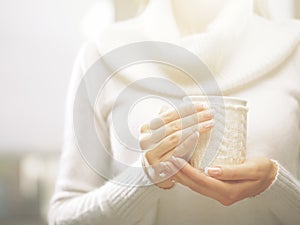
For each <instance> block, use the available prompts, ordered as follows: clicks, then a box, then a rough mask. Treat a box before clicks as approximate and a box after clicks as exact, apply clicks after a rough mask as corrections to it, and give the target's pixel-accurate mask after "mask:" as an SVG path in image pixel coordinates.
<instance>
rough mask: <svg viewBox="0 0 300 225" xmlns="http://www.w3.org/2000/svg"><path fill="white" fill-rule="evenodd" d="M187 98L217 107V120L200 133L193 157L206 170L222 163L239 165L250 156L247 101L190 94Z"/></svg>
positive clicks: (208, 107)
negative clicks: (248, 154)
mask: <svg viewBox="0 0 300 225" xmlns="http://www.w3.org/2000/svg"><path fill="white" fill-rule="evenodd" d="M183 101H184V102H191V103H196V102H197V103H201V104H204V106H205V108H207V109H210V110H213V111H214V120H215V124H214V126H213V128H212V129H211V130H210V131H209V132H206V133H203V134H200V137H199V141H198V143H197V146H196V147H195V149H194V152H193V154H192V156H191V158H190V160H189V162H190V163H191V165H192V166H194V167H195V168H198V169H202V170H204V169H205V168H206V167H213V166H218V165H236V164H240V163H243V162H244V161H245V158H246V139H247V112H248V108H247V101H245V100H243V99H239V98H233V97H225V96H186V97H184V98H183Z"/></svg>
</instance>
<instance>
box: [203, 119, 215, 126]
mask: <svg viewBox="0 0 300 225" xmlns="http://www.w3.org/2000/svg"><path fill="white" fill-rule="evenodd" d="M214 125H215V120H213V119H212V120H211V121H209V122H207V123H206V124H205V125H204V127H205V128H210V127H213V126H214Z"/></svg>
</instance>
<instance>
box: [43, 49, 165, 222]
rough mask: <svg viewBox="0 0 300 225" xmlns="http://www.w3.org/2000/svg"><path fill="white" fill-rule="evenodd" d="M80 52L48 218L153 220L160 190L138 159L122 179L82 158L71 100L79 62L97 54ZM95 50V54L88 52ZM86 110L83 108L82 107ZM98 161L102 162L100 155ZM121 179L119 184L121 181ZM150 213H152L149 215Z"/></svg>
mask: <svg viewBox="0 0 300 225" xmlns="http://www.w3.org/2000/svg"><path fill="white" fill-rule="evenodd" d="M86 49H87V48H85V50H84V51H85V52H84V53H82V52H81V53H80V54H79V55H80V56H79V58H78V59H77V61H76V63H75V68H74V71H73V75H72V76H73V77H72V81H71V85H70V88H69V96H68V100H67V109H66V119H65V138H64V146H63V151H62V155H61V161H60V169H59V175H58V178H57V183H56V189H55V193H54V195H53V197H52V200H51V203H50V209H49V214H48V221H49V224H50V225H62V224H64V225H65V224H70V225H71V224H72V225H73V224H74V225H75V224H78V225H83V224H90V225H93V224H103V225H107V224H115V225H118V224H122V225H127V224H128V225H129V224H130V225H133V224H137V223H139V222H140V221H142V218H143V217H145V216H146V217H148V218H149V214H150V218H149V219H147V220H143V221H142V224H146V225H148V224H149V225H150V224H153V221H151V218H152V220H154V215H155V212H154V211H155V204H156V203H157V201H158V199H159V196H160V192H161V191H164V190H162V189H160V188H158V187H157V186H156V185H153V184H152V185H149V182H150V181H149V178H148V177H147V176H146V175H145V173H144V171H143V169H142V166H141V165H140V162H141V160H138V161H137V162H136V163H135V164H134V165H132V167H128V169H126V170H124V171H122V172H121V173H119V174H117V175H116V179H114V180H118V181H121V182H119V183H118V182H115V181H112V180H106V179H105V178H103V177H101V176H99V175H98V174H96V172H94V171H93V170H92V169H91V168H90V167H89V166H88V165H87V164H86V162H85V160H84V159H83V157H82V155H81V154H80V151H79V150H78V149H77V144H76V143H77V142H76V138H75V135H74V133H73V119H72V118H73V117H72V111H73V104H72V103H71V102H72V101H73V99H74V95H75V92H76V86H77V84H78V80H80V78H81V77H82V75H83V74H84V70H85V69H84V68H83V67H82V64H85V65H86V62H83V60H87V58H89V57H91V58H90V59H89V60H90V61H93V60H92V58H94V59H95V58H97V57H96V54H95V53H91V51H90V50H86ZM93 54H94V57H93V56H91V55H93ZM84 110H86V109H84ZM98 163H99V164H101V163H102V164H105V163H106V162H103V160H102V159H101V158H100V159H99V162H98ZM121 183H122V184H121ZM125 184H126V185H125ZM151 215H152V216H151Z"/></svg>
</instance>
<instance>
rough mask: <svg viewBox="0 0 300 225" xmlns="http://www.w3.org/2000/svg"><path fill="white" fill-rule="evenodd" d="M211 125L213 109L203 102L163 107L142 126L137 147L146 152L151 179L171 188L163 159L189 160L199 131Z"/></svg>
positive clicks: (202, 131) (204, 130) (160, 185)
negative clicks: (208, 108) (176, 106)
mask: <svg viewBox="0 0 300 225" xmlns="http://www.w3.org/2000/svg"><path fill="white" fill-rule="evenodd" d="M213 125H214V121H213V112H212V111H210V110H207V109H206V107H205V106H204V105H202V104H194V105H193V104H187V103H185V104H183V105H181V106H179V107H178V108H177V109H170V108H169V109H166V107H163V108H162V109H161V112H160V113H159V115H158V116H157V117H156V118H154V119H153V120H151V121H150V122H149V123H145V124H144V125H142V127H141V130H140V132H141V136H140V146H141V149H142V150H145V151H146V153H145V158H146V160H147V162H148V164H149V166H150V167H151V169H152V170H153V171H154V172H153V173H151V175H150V176H151V180H152V181H153V182H154V183H155V184H156V185H158V186H159V187H161V188H166V189H168V188H171V187H173V186H174V183H173V182H172V181H171V180H170V177H165V176H164V175H166V173H164V171H165V169H164V161H166V160H168V159H170V158H171V157H172V156H175V157H180V158H183V159H185V160H187V161H188V160H189V159H190V157H191V156H192V153H193V151H194V149H195V147H196V145H197V142H198V138H199V134H200V133H201V134H202V133H204V132H207V131H209V130H210V129H211V128H212V127H213ZM146 169H147V168H146ZM149 174H150V173H148V175H149Z"/></svg>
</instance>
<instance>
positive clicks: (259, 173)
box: [166, 158, 278, 206]
mask: <svg viewBox="0 0 300 225" xmlns="http://www.w3.org/2000/svg"><path fill="white" fill-rule="evenodd" d="M166 166H167V168H168V173H169V174H173V175H174V173H176V174H175V175H174V176H173V179H174V180H175V181H177V182H179V183H181V184H182V185H185V186H187V187H189V188H190V189H192V190H194V191H196V192H198V193H200V194H202V195H205V196H208V197H210V198H213V199H215V200H217V201H219V202H220V203H221V204H223V205H226V206H228V205H232V204H233V203H235V202H238V201H240V200H242V199H245V198H248V197H253V196H256V195H258V194H260V193H261V192H263V191H265V190H266V189H267V188H268V187H269V186H270V185H271V184H272V182H273V181H274V179H275V177H276V174H277V170H278V168H277V165H276V164H275V163H274V162H272V161H271V160H269V159H267V158H253V159H248V160H247V161H246V162H245V163H243V164H240V165H235V166H220V167H214V168H208V169H207V173H208V175H209V176H208V175H206V174H205V173H203V172H201V171H200V170H198V169H195V168H194V167H192V166H191V165H190V164H188V163H187V162H186V161H184V160H183V159H180V158H176V159H171V160H170V161H168V162H167V163H166Z"/></svg>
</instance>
